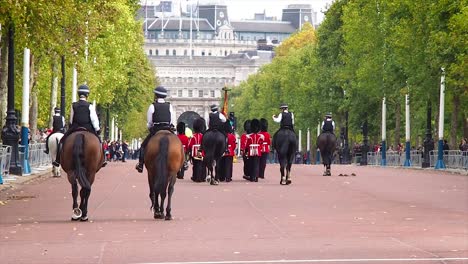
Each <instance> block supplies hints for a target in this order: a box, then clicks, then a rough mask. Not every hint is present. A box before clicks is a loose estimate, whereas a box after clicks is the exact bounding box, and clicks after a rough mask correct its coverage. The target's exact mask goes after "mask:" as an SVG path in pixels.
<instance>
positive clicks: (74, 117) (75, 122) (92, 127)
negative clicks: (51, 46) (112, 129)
mask: <svg viewBox="0 0 468 264" xmlns="http://www.w3.org/2000/svg"><path fill="white" fill-rule="evenodd" d="M78 96H79V98H80V99H79V100H78V102H74V103H73V104H72V107H71V112H70V128H69V129H68V131H67V132H66V133H65V135H63V138H62V139H61V140H60V144H59V150H58V151H57V157H56V159H55V161H54V162H52V165H54V166H56V167H58V166H60V152H61V151H60V149H61V145H62V144H63V142H65V140H66V138H67V137H68V136H69V135H70V134H71V133H73V132H75V131H77V130H79V129H83V128H84V129H85V130H86V131H88V132H91V133H93V134H94V135H96V137H97V138H98V139H99V142H100V143H101V144H102V142H101V139H100V138H99V134H100V133H101V128H100V127H99V118H98V116H97V114H96V109H95V108H94V105H92V104H90V103H89V102H88V96H89V87H88V85H86V84H82V85H80V87H78ZM102 151H103V153H104V149H103V150H102ZM106 165H107V161H104V162H103V164H102V167H104V166H106Z"/></svg>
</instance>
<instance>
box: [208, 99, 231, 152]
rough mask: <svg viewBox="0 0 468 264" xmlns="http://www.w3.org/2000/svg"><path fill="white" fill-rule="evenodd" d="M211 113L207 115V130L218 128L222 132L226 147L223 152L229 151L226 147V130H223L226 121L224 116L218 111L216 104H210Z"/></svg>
mask: <svg viewBox="0 0 468 264" xmlns="http://www.w3.org/2000/svg"><path fill="white" fill-rule="evenodd" d="M210 109H211V113H210V114H209V115H208V130H218V131H219V132H221V133H223V135H224V137H225V139H226V149H225V152H226V153H229V149H228V147H227V145H228V142H227V135H226V131H224V123H226V121H227V119H226V117H225V116H224V115H223V114H222V113H220V112H219V107H218V105H216V104H213V105H211V106H210Z"/></svg>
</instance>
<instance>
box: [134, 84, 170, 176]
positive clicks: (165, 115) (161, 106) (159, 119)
mask: <svg viewBox="0 0 468 264" xmlns="http://www.w3.org/2000/svg"><path fill="white" fill-rule="evenodd" d="M154 96H155V100H154V102H153V103H152V104H151V105H150V106H149V107H148V112H147V114H146V119H147V126H148V129H149V132H150V133H149V134H148V136H146V138H145V140H144V141H143V143H142V144H141V149H140V157H139V161H138V163H137V165H136V167H135V169H136V170H137V171H138V172H139V173H142V172H143V165H144V156H145V148H146V145H147V144H148V141H149V140H150V138H151V137H152V136H153V135H154V134H156V132H158V131H159V130H169V131H171V132H172V133H174V125H173V122H174V121H175V113H174V110H173V108H172V105H171V104H170V103H169V102H166V100H165V98H166V97H167V90H166V88H164V87H163V86H158V87H156V88H155V89H154Z"/></svg>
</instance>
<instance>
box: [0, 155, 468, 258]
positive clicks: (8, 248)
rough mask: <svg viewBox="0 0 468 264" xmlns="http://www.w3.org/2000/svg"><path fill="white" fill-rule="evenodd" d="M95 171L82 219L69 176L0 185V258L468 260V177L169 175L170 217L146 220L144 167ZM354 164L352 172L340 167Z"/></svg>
mask: <svg viewBox="0 0 468 264" xmlns="http://www.w3.org/2000/svg"><path fill="white" fill-rule="evenodd" d="M134 165H135V163H134V162H129V163H111V164H109V165H108V166H107V167H106V168H104V169H103V170H102V171H101V172H99V173H98V177H97V179H96V182H95V184H94V185H93V189H92V192H91V197H90V200H89V219H90V220H91V221H90V222H71V221H70V217H71V214H72V208H71V207H72V201H71V187H70V184H69V183H68V181H67V180H66V177H65V176H63V177H62V178H51V177H45V178H43V179H40V180H34V181H30V182H28V183H26V184H24V185H23V186H22V187H21V188H20V189H19V190H15V191H11V190H10V191H3V192H1V193H0V201H2V202H1V203H0V263H3V264H4V263H15V264H16V263H28V264H30V263H47V264H49V263H167V262H182V263H210V264H211V263H213V264H214V263H366V264H367V263H377V264H379V263H418V264H419V263H428V264H432V263H457V264H460V263H468V176H463V175H458V174H451V173H447V172H441V171H435V170H408V169H392V168H376V167H357V166H351V165H349V166H348V165H346V166H345V165H343V166H334V167H332V174H333V176H332V177H323V176H321V174H322V166H319V165H293V170H292V175H293V178H292V181H293V183H292V185H289V186H281V185H279V167H278V165H268V166H267V172H266V179H265V180H260V182H258V183H250V182H247V181H245V180H243V179H242V173H241V171H242V163H237V164H235V166H234V181H233V182H231V183H220V185H219V186H210V185H208V184H206V183H193V182H192V181H191V180H190V179H189V178H190V172H191V169H190V170H189V171H188V172H189V173H186V176H185V179H184V180H178V181H177V183H176V186H175V193H174V197H173V208H172V213H173V216H174V220H173V221H164V220H154V219H153V218H152V213H151V212H150V210H149V208H150V200H149V198H148V186H147V180H146V171H145V172H144V174H138V173H136V171H135V170H134ZM340 173H342V174H351V173H355V174H357V176H348V177H339V176H338V174H340Z"/></svg>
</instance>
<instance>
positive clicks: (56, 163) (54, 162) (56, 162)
mask: <svg viewBox="0 0 468 264" xmlns="http://www.w3.org/2000/svg"><path fill="white" fill-rule="evenodd" d="M52 165H54V166H55V167H60V163H58V161H56V160H54V161H53V162H52Z"/></svg>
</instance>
